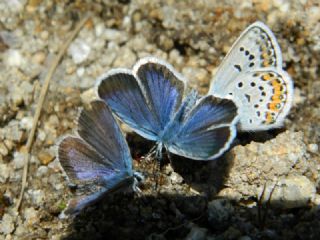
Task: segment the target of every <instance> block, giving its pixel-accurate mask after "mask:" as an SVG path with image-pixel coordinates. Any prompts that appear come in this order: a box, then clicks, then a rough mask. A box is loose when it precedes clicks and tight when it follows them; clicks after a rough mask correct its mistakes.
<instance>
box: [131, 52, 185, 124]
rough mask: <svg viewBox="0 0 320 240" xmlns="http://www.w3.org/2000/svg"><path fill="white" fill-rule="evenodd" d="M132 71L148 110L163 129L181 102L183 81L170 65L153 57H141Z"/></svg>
mask: <svg viewBox="0 0 320 240" xmlns="http://www.w3.org/2000/svg"><path fill="white" fill-rule="evenodd" d="M134 71H135V73H136V75H137V77H138V81H139V84H140V86H141V89H142V91H143V93H144V94H145V98H146V100H147V103H148V105H149V107H150V110H151V111H152V112H153V114H154V115H155V116H156V118H157V123H158V124H159V126H160V129H161V130H163V129H164V128H165V127H166V126H167V124H168V123H169V122H170V120H171V119H172V117H173V115H174V114H175V112H176V110H177V109H178V108H179V106H180V104H181V100H182V96H183V94H184V87H185V86H184V81H183V80H181V76H178V73H176V71H175V70H174V69H173V67H172V66H171V65H169V64H167V63H165V62H162V61H160V60H158V59H155V58H145V59H141V60H140V61H139V62H138V63H137V65H136V66H135V67H134Z"/></svg>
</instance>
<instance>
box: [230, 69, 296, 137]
mask: <svg viewBox="0 0 320 240" xmlns="http://www.w3.org/2000/svg"><path fill="white" fill-rule="evenodd" d="M234 83H235V84H234V86H233V88H230V89H229V93H231V94H232V95H233V99H234V101H235V102H236V103H237V105H238V106H239V109H241V111H239V117H240V128H241V129H242V130H244V131H250V130H267V129H270V128H275V127H280V126H281V124H282V123H283V121H284V118H285V117H286V116H287V114H288V113H289V110H290V108H291V104H292V96H293V84H292V80H291V78H290V76H289V75H288V74H287V72H285V71H282V70H279V69H275V68H262V69H257V70H254V71H251V72H248V73H244V74H240V75H239V76H238V77H237V78H236V79H235V80H234Z"/></svg>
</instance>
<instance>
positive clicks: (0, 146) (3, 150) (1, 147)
mask: <svg viewBox="0 0 320 240" xmlns="http://www.w3.org/2000/svg"><path fill="white" fill-rule="evenodd" d="M8 153H9V151H8V148H7V146H6V145H5V143H4V142H0V155H1V156H3V157H5V156H7V155H8Z"/></svg>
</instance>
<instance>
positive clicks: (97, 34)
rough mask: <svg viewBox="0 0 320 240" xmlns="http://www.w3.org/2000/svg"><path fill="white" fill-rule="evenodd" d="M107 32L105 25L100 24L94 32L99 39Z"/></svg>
mask: <svg viewBox="0 0 320 240" xmlns="http://www.w3.org/2000/svg"><path fill="white" fill-rule="evenodd" d="M104 30H105V26H104V24H103V23H98V24H96V25H95V27H94V32H95V34H96V36H97V37H100V36H101V35H102V33H103V32H104Z"/></svg>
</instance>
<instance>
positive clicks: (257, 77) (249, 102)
mask: <svg viewBox="0 0 320 240" xmlns="http://www.w3.org/2000/svg"><path fill="white" fill-rule="evenodd" d="M208 94H212V95H214V96H217V97H225V98H229V99H232V100H233V101H235V103H236V105H237V106H238V108H239V118H240V121H239V122H240V124H239V129H240V130H243V131H260V130H268V129H272V128H276V127H281V126H282V125H283V121H284V119H285V117H286V116H287V115H288V113H289V110H290V108H291V105H292V98H293V82H292V80H291V78H290V76H289V75H288V74H287V72H285V71H284V70H282V56H281V50H280V47H279V45H278V43H277V40H276V38H275V36H274V34H273V33H272V31H271V30H270V29H269V28H268V27H267V26H266V25H265V24H263V23H261V22H255V23H253V24H251V25H250V26H249V27H248V28H247V29H246V30H244V32H243V33H242V34H241V35H240V37H239V38H238V39H237V40H236V42H235V43H234V44H233V46H232V47H231V50H230V51H229V53H228V54H227V56H226V57H225V58H224V60H223V61H222V63H221V65H220V67H219V68H218V70H217V73H216V74H215V76H214V78H213V79H212V81H211V85H210V89H209V92H208Z"/></svg>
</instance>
